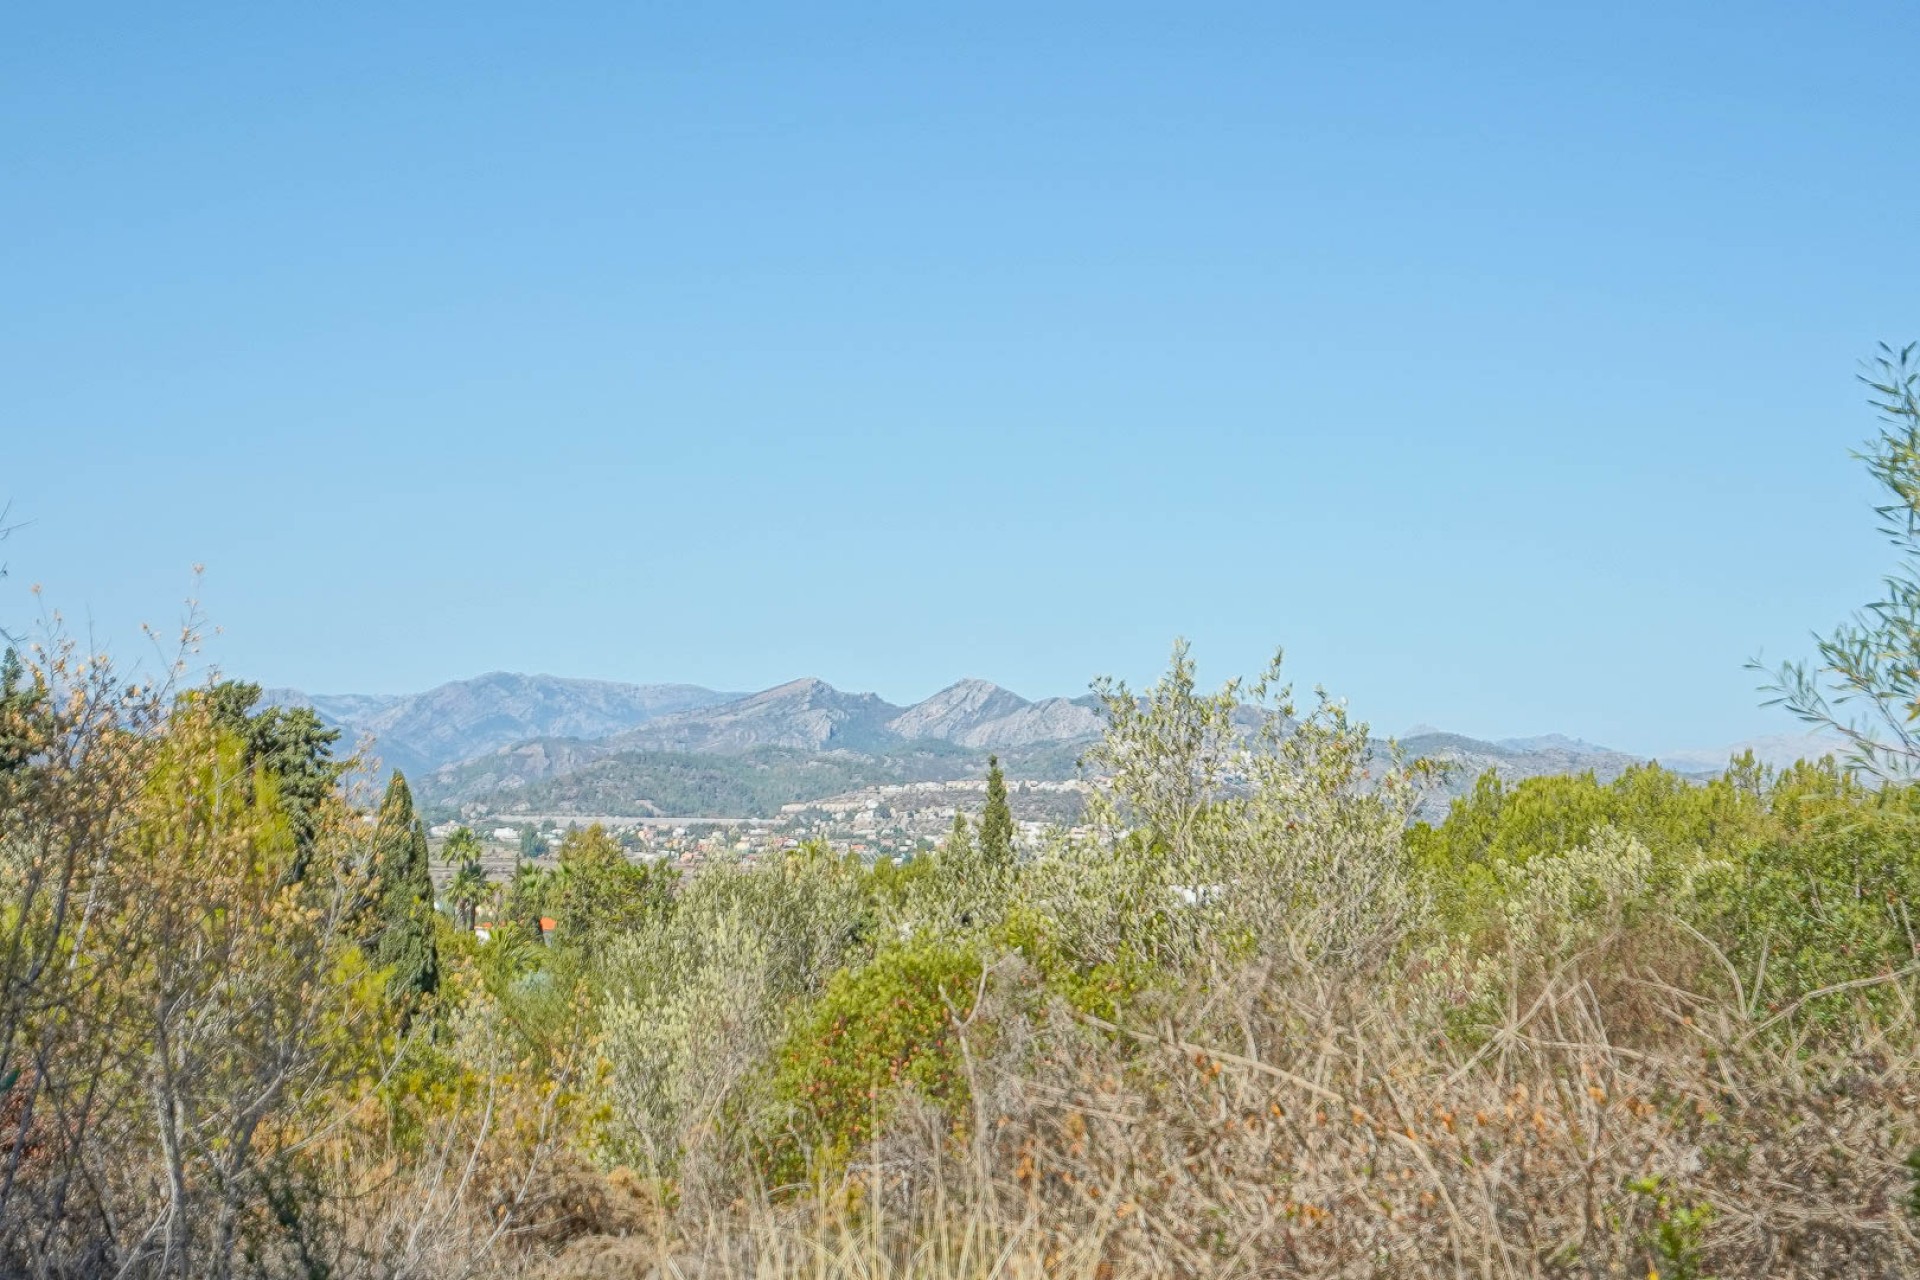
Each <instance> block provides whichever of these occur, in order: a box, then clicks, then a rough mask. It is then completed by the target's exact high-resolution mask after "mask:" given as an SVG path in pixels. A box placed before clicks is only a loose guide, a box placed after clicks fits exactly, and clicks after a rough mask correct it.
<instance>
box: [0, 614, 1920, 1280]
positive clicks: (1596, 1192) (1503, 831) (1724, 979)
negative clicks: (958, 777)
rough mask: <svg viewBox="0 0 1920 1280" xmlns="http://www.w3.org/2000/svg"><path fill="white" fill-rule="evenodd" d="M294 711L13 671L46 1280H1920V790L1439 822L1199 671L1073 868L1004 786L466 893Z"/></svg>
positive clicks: (6, 1011) (1066, 852)
mask: <svg viewBox="0 0 1920 1280" xmlns="http://www.w3.org/2000/svg"><path fill="white" fill-rule="evenodd" d="M252 692H253V691H252V690H250V689H248V688H246V687H244V686H234V685H218V686H213V687H211V688H208V689H203V690H199V691H196V692H193V693H190V694H187V695H184V696H176V695H175V694H173V693H171V692H161V691H154V690H141V689H138V688H133V687H129V686H127V685H125V684H123V683H122V682H120V681H119V680H117V679H116V678H115V677H114V676H113V674H112V672H111V670H110V669H109V668H108V667H106V666H105V665H104V664H102V663H99V662H97V661H87V662H82V661H81V660H80V659H79V658H78V657H77V656H76V655H74V654H73V653H71V652H68V651H60V650H57V649H56V650H53V651H50V652H49V651H43V652H39V653H37V654H36V655H35V658H34V661H33V662H31V663H29V664H28V665H27V666H26V667H25V668H23V669H20V670H17V671H15V672H14V673H13V674H12V675H11V676H10V677H9V679H8V681H7V686H6V691H5V696H4V711H3V712H0V716H3V717H4V724H3V725H0V733H3V735H4V740H3V741H0V747H3V748H4V750H3V751H0V770H3V772H0V877H3V878H4V884H3V885H0V888H3V889H4V892H5V899H4V901H5V915H4V920H3V923H4V938H3V940H0V1073H3V1074H0V1080H4V1084H5V1090H6V1092H5V1095H4V1102H3V1103H0V1268H3V1269H4V1270H5V1271H6V1272H8V1273H15V1274H23V1275H43V1276H92V1275H124V1276H158V1275H181V1276H204V1275H262V1276H308V1277H318V1276H340V1277H348V1276H408V1275H417V1276H503V1277H504V1276H546V1277H552V1278H555V1280H559V1278H562V1277H587V1276H609V1277H610V1276H626V1275H651V1274H658V1275H686V1276H692V1275H765V1276H786V1275H798V1274H806V1275H811V1276H847V1277H853V1276H859V1277H878V1276H892V1277H900V1276H928V1277H935V1276H938V1277H950V1276H951V1277H957V1276H989V1275H1000V1276H1041V1275H1047V1276H1074V1275H1081V1276H1103V1277H1107V1276H1129V1275H1139V1276H1184V1275H1203V1274H1204V1275H1232V1274H1247V1275H1252V1274H1260V1275H1300V1276H1367V1275H1395V1276H1420V1275H1435V1276H1456V1275H1473V1276H1532V1275H1552V1276H1602V1275H1633V1276H1646V1275H1649V1274H1656V1275H1659V1276H1696V1277H1698V1276H1722V1277H1732V1276H1749V1275H1783V1276H1793V1275H1803V1276H1814V1275H1841V1274H1845V1275H1862V1276H1872V1275H1899V1274H1910V1273H1913V1272H1914V1271H1916V1270H1920V1234H1917V1233H1916V1230H1917V1228H1920V1218H1917V1217H1916V1214H1915V1208H1916V1206H1915V1203H1914V1197H1915V1180H1914V1168H1913V1166H1912V1165H1911V1164H1910V1163H1909V1153H1910V1152H1912V1151H1913V1150H1914V1149H1915V1147H1916V1146H1917V1145H1920V1098H1917V1097H1916V1084H1917V1083H1920V1074H1916V1065H1920V1018H1917V1015H1916V1008H1915V997H1916V992H1917V990H1920V988H1917V987H1916V980H1915V973H1916V960H1917V959H1920V942H1917V938H1916V932H1915V922H1914V920H1913V919H1912V914H1911V913H1912V911H1913V909H1914V904H1915V903H1916V901H1920V895H1917V894H1916V889H1920V884H1917V883H1916V881H1917V880H1920V788H1916V787H1914V786H1911V785H1902V784H1888V785H1879V786H1868V785H1865V784H1863V783H1861V782H1859V781H1856V780H1854V779H1853V778H1852V777H1851V776H1850V775H1849V774H1847V773H1846V772H1845V771H1843V770H1842V769H1841V768H1839V767H1838V766H1836V765H1834V764H1833V763H1831V762H1822V763H1818V764H1802V765H1799V766H1796V767H1794V768H1792V769H1789V770H1786V771H1784V772H1780V773H1772V772H1769V771H1767V770H1764V769H1762V768H1760V767H1758V766H1756V765H1755V764H1754V763H1753V762H1752V761H1751V760H1740V761H1735V762H1734V763H1733V765H1732V767H1731V768H1730V769H1729V770H1728V771H1727V773H1726V774H1725V775H1724V776H1723V777H1721V778H1718V779H1715V780H1713V781H1712V782H1709V783H1706V784H1704V785H1701V784H1696V783H1694V782H1690V781H1688V780H1685V779H1681V778H1678V777H1676V776H1674V775H1672V774H1669V773H1667V772H1664V771H1662V770H1660V769H1659V768H1657V767H1655V766H1646V767H1644V768H1639V769H1635V770H1632V771H1629V772H1628V773H1627V774H1626V775H1625V776H1623V777H1621V778H1620V779H1618V780H1617V781H1615V782H1612V783H1609V784H1601V783H1599V782H1596V781H1595V780H1594V779H1593V778H1591V777H1571V778H1543V779H1531V780H1527V781H1523V782H1518V783H1511V784H1508V783H1502V782H1500V781H1499V780H1497V779H1494V778H1491V777H1489V778H1485V779H1482V780H1481V782H1480V784H1479V785H1478V786H1477V787H1476V788H1475V790H1474V791H1473V792H1472V793H1471V794H1470V795H1468V796H1466V797H1464V798H1462V799H1460V800H1459V801H1457V802H1456V803H1455V804H1454V805H1453V808H1452V811H1451V813H1450V814H1449V816H1448V817H1447V819H1446V820H1445V821H1444V822H1442V823H1440V824H1439V825H1437V826H1427V825H1422V824H1410V823H1409V821H1408V819H1409V816H1410V815H1411V814H1412V813H1413V812H1414V809H1415V806H1416V804H1417V802H1418V799H1419V796H1420V791H1421V787H1422V785H1423V783H1424V781H1425V780H1424V779H1423V777H1422V776H1421V774H1420V771H1419V770H1418V769H1415V768H1410V767H1400V766H1398V765H1390V766H1389V767H1388V768H1386V769H1385V770H1382V769H1381V768H1380V766H1379V761H1378V757H1377V753H1376V752H1374V751H1373V750H1372V748H1371V747H1370V745H1369V742H1368V739H1367V736H1366V732H1365V728H1364V726H1361V725H1358V724H1355V723H1351V722H1350V721H1349V720H1348V719H1347V717H1346V715H1345V713H1344V711H1343V710H1342V709H1341V708H1340V707H1339V706H1338V705H1337V704H1333V703H1329V702H1325V701H1320V702H1318V703H1317V704H1316V705H1315V706H1313V707H1310V708H1304V709H1303V708H1296V707H1295V706H1293V705H1292V704H1291V701H1290V699H1289V698H1288V696H1287V694H1286V691H1285V690H1284V689H1281V688H1278V687H1277V686H1275V685H1274V683H1273V679H1272V676H1271V675H1270V677H1269V679H1268V680H1265V681H1262V682H1257V683H1255V684H1253V685H1249V686H1240V685H1230V686H1228V687H1227V688H1225V689H1223V690H1221V691H1219V692H1218V693H1215V694H1203V693H1201V692H1199V691H1198V690H1196V689H1195V687H1194V684H1193V673H1192V668H1191V666H1190V664H1189V663H1188V662H1187V660H1186V658H1185V655H1184V653H1180V654H1177V655H1176V660H1175V663H1174V665H1173V668H1172V669H1171V671H1170V672H1169V674H1168V676H1167V677H1166V678H1165V679H1164V680H1163V681H1162V682H1161V683H1160V684H1159V685H1158V686H1156V687H1155V688H1153V689H1151V690H1148V691H1146V692H1145V693H1144V695H1136V694H1134V693H1133V692H1131V691H1129V690H1127V689H1125V688H1123V687H1115V688H1111V689H1108V690H1106V693H1107V705H1108V712H1109V719H1110V722H1111V727H1110V730H1109V733H1108V735H1107V738H1106V739H1105V740H1104V741H1103V742H1102V743H1101V744H1100V745H1099V746H1098V747H1097V748H1096V749H1095V750H1094V751H1093V752H1092V753H1090V756H1089V760H1088V767H1089V775H1090V776H1091V777H1095V778H1098V779H1100V780H1101V781H1100V784H1099V787H1098V795H1097V797H1096V799H1095V803H1094V805H1093V811H1092V818H1093V822H1094V825H1095V829H1096V831H1097V833H1098V834H1097V835H1096V836H1094V837H1091V838H1087V839H1083V840H1080V841H1078V842H1073V841H1069V840H1068V839H1066V838H1065V837H1064V836H1062V837H1060V838H1058V839H1055V840H1053V841H1051V842H1050V843H1048V844H1047V845H1046V846H1045V847H1044V848H1039V849H1032V850H1024V851H1022V853H1021V855H1020V856H1018V857H1016V856H1015V855H1014V851H1013V848H1012V845H1011V839H1010V829H1009V826H1008V824H1007V822H1006V820H1005V814H1004V812H1002V811H1000V810H999V809H998V808H997V807H996V805H997V799H996V795H997V793H993V792H991V791H990V798H989V809H988V811H987V812H985V813H983V814H982V815H980V818H979V821H977V822H975V823H965V822H962V823H960V824H958V825H957V828H956V832H955V834H954V837H953V838H952V839H951V840H949V841H948V843H947V845H946V846H945V847H944V848H943V849H942V850H941V851H940V852H939V853H938V854H936V855H934V856H932V857H928V858H924V859H921V860H918V861H916V862H913V863H911V864H908V865H906V866H894V865H892V864H882V865H880V866H878V867H875V868H868V867H863V866H861V865H858V864H856V863H853V862H850V861H847V860H843V859H841V858H839V857H836V856H835V855H833V854H832V853H831V852H829V851H827V850H824V849H818V848H807V849H801V850H798V851H796V852H795V853H794V854H793V855H792V856H790V857H788V858H786V859H783V860H780V861H778V862H775V863H772V864H766V865H757V866H722V867H717V868H712V869H709V870H705V871H702V872H701V873H699V874H697V875H694V876H690V877H687V878H684V879H676V878H675V877H673V876H672V875H671V874H670V873H666V872H663V871H661V870H657V869H652V868H647V867H641V866H634V865H631V864H629V863H628V862H627V861H626V860H625V858H624V857H623V856H621V854H620V852H619V850H618V849H617V847H616V846H615V845H614V844H613V843H612V842H611V841H610V840H609V839H607V838H606V837H605V836H604V834H602V833H600V832H598V831H587V832H582V833H576V834H575V835H573V836H572V837H570V839H569V840H568V842H567V843H566V845H565V846H564V847H563V848H562V849H561V850H560V855H559V865H558V869H557V870H554V871H550V872H545V873H534V872H526V873H523V874H521V875H519V876H517V877H515V878H514V879H513V880H511V881H509V882H508V883H505V884H499V885H493V886H485V885H476V884H475V883H474V882H473V880H472V878H471V877H469V878H468V879H467V880H466V881H464V882H461V883H463V884H464V886H465V887H464V888H461V889H459V890H458V891H457V894H458V896H460V898H461V901H459V902H454V903H443V906H446V907H447V908H448V910H447V911H437V910H435V907H434V904H433V902H432V899H433V897H434V893H433V890H432V887H431V886H430V885H429V884H428V883H427V882H426V880H425V874H426V861H425V857H426V852H425V841H424V835H423V833H422V832H421V830H420V828H419V825H418V822H417V820H416V819H415V818H414V817H413V815H412V813H411V810H410V806H409V801H408V797H407V795H406V792H405V788H404V784H399V783H396V785H394V786H393V787H391V788H390V789H389V792H388V794H387V796H386V797H384V799H383V800H382V802H381V803H380V804H379V805H378V806H377V808H376V806H374V805H372V804H371V802H370V800H369V801H368V802H365V803H362V804H360V805H358V806H356V805H355V804H353V803H351V802H350V801H349V799H346V798H342V797H341V796H340V795H339V794H337V787H336V783H337V782H338V780H339V777H340V771H339V767H338V765H337V763H335V762H333V761H332V760H331V759H330V757H329V754H328V752H329V748H330V741H329V738H328V735H327V734H326V733H325V732H324V731H322V730H320V729H319V727H318V726H317V725H316V724H314V723H313V722H312V721H311V720H310V719H309V718H305V717H303V716H302V715H301V714H300V713H283V712H275V711H262V710H260V709H257V708H255V707H254V706H253V705H252V701H253V700H252ZM1250 708H1251V709H1254V710H1255V712H1256V713H1257V714H1250V713H1249V709H1250ZM476 912H479V913H483V914H484V915H485V916H487V917H489V918H491V919H492V920H493V921H495V922H496V926H495V929H494V931H493V936H492V938H491V939H490V940H489V941H486V942H484V943H483V942H480V941H477V940H476V939H475V938H474V936H473V935H472V933H471V931H470V930H468V929H465V928H460V927H456V925H455V923H454V921H453V920H452V919H451V918H450V915H453V914H463V915H471V914H474V913H476ZM543 916H544V917H547V918H549V919H552V920H554V921H555V922H556V927H555V928H554V930H553V931H552V936H551V938H550V939H548V940H545V941H543V940H542V938H541V931H540V928H539V923H538V922H539V920H540V918H541V917H543Z"/></svg>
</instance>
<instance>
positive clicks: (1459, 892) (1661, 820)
mask: <svg viewBox="0 0 1920 1280" xmlns="http://www.w3.org/2000/svg"><path fill="white" fill-rule="evenodd" d="M1750 766H1751V761H1750V760H1749V761H1748V762H1747V765H1746V766H1739V765H1738V764H1737V765H1736V769H1735V770H1734V771H1733V772H1730V773H1729V774H1728V775H1727V776H1725V777H1722V778H1717V779H1715V780H1713V781H1711V782H1709V783H1707V784H1705V785H1704V786H1703V785H1698V784H1696V783H1694V782H1692V781H1690V780H1689V779H1686V778H1683V777H1681V776H1680V775H1678V774H1675V773H1672V772H1670V771H1668V770H1666V769H1662V768H1660V767H1659V766H1658V765H1657V764H1649V765H1642V766H1637V767H1635V768H1631V769H1628V770H1627V771H1626V772H1625V773H1623V774H1622V775H1621V776H1620V777H1619V778H1617V779H1615V780H1614V781H1613V782H1611V783H1601V782H1598V781H1596V780H1595V779H1594V777H1593V775H1592V774H1591V773H1585V774H1579V775H1576V776H1557V777H1541V778H1526V779H1523V780H1521V781H1519V782H1517V783H1513V784H1511V785H1509V784H1507V783H1504V782H1503V781H1502V780H1501V779H1500V777H1499V776H1498V775H1497V774H1495V773H1493V772H1492V771H1491V770H1489V771H1488V772H1487V773H1485V774H1483V775H1481V777H1480V778H1479V779H1478V780H1477V781H1476V782H1475V784H1474V788H1473V790H1472V792H1470V793H1469V794H1467V795H1464V796H1460V797H1458V798H1457V799H1455V800H1454V802H1453V804H1452V806H1451V807H1450V809H1449V812H1448V814H1447V818H1446V820H1445V821H1444V822H1442V823H1441V824H1440V825H1439V826H1437V827H1435V826H1429V825H1428V824H1426V823H1416V824H1415V825H1414V826H1413V827H1412V828H1411V829H1410V830H1409V832H1408V833H1407V847H1408V852H1409V857H1410V860H1411V862H1412V865H1413V866H1414V867H1415V868H1416V869H1417V870H1418V872H1419V874H1420V876H1421V881H1422V885H1423V887H1424V888H1425V889H1426V890H1427V891H1428V892H1429V893H1430V895H1431V897H1432V900H1433V902H1434V904H1435V907H1436V911H1437V915H1438V918H1439V920H1440V922H1441V923H1442V925H1443V926H1445V927H1446V928H1448V929H1449V930H1452V931H1455V932H1465V933H1472V932H1474V931H1476V930H1479V929H1484V928H1487V927H1489V926H1491V925H1494V924H1496V923H1498V921H1499V917H1500V911H1501V905H1500V904H1501V900H1502V893H1503V890H1502V884H1503V881H1502V868H1507V867H1516V866H1523V865H1525V864H1526V863H1527V862H1529V861H1531V860H1532V859H1535V858H1539V857H1546V856H1554V855H1559V854H1564V853H1566V852H1567V851H1569V850H1571V849H1575V848H1578V847H1580V846H1581V845H1584V844H1586V843H1587V842H1588V841H1589V840H1590V839H1591V838H1592V837H1593V835H1594V833H1595V832H1597V831H1599V830H1601V829H1602V828H1612V829H1613V830H1616V831H1618V832H1620V833H1621V834H1623V835H1625V836H1629V837H1631V838H1632V839H1634V840H1635V841H1637V842H1639V843H1640V844H1642V845H1644V846H1645V847H1646V848H1647V850H1648V851H1649V852H1650V854H1651V856H1652V860H1653V863H1654V872H1653V874H1654V875H1656V876H1657V877H1671V876H1673V875H1675V874H1678V871H1679V869H1680V868H1681V867H1682V866H1683V865H1686V864H1690V863H1692V862H1694V861H1697V860H1698V859H1701V858H1703V857H1706V856H1708V855H1709V854H1711V853H1713V852H1716V851H1724V850H1727V849H1731V848H1735V847H1741V846H1744V845H1745V844H1746V843H1748V842H1750V841H1752V840H1754V839H1757V838H1759V837H1760V835H1761V833H1763V832H1765V831H1767V830H1769V829H1770V822H1769V819H1768V816H1767V802H1766V798H1765V797H1764V796H1762V795H1761V794H1759V792H1758V791H1757V790H1756V789H1755V785H1756V784H1755V783H1754V782H1753V779H1752V775H1751V772H1750Z"/></svg>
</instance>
